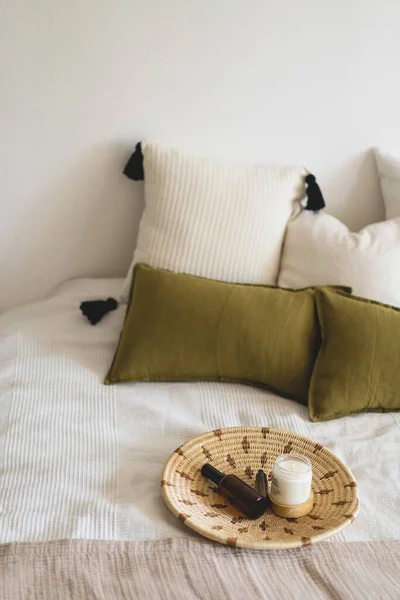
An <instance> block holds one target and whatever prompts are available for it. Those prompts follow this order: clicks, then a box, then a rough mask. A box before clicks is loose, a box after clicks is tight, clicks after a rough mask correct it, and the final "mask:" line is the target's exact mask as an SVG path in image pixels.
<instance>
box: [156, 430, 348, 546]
mask: <svg viewBox="0 0 400 600" xmlns="http://www.w3.org/2000/svg"><path fill="white" fill-rule="evenodd" d="M283 453H297V454H303V455H304V456H307V457H308V458H309V459H310V461H311V463H312V468H313V481H312V488H313V492H314V507H313V509H312V511H311V512H310V513H309V514H308V515H306V516H304V517H301V518H297V519H284V518H281V517H277V516H276V515H274V514H273V513H272V510H271V509H270V508H268V509H267V511H266V512H265V514H264V515H263V516H262V517H261V518H260V519H257V520H250V519H247V518H245V517H243V516H241V515H240V514H239V513H238V512H237V511H236V510H235V508H233V507H232V506H231V505H230V504H229V502H228V501H227V500H226V499H225V498H224V497H223V496H222V495H221V494H220V493H219V492H218V488H217V487H216V486H215V485H214V484H213V483H211V482H210V481H208V480H207V479H205V478H204V477H203V476H202V475H201V473H200V469H201V467H202V466H203V464H204V463H206V462H208V463H210V464H212V465H213V466H214V467H216V468H217V469H219V470H220V471H223V472H224V473H234V474H235V475H237V476H238V477H240V478H241V479H243V480H244V481H246V483H248V484H249V485H251V486H253V487H254V485H255V477H256V474H257V471H258V469H264V471H265V472H266V473H267V474H268V478H269V479H270V477H271V470H272V466H273V463H274V461H275V459H276V457H277V456H279V455H280V454H283ZM161 486H162V493H163V497H164V500H165V502H166V503H167V506H168V507H169V508H170V510H171V511H172V512H173V513H174V515H176V516H177V517H178V519H180V520H181V521H182V522H183V523H185V525H187V526H188V527H190V528H191V529H193V530H194V531H197V533H200V534H201V535H203V536H205V537H207V538H209V539H210V540H214V541H216V542H220V543H221V544H228V545H229V546H236V547H238V548H251V549H254V550H281V549H286V548H298V547H300V546H308V545H310V544H315V543H316V542H319V541H320V540H323V539H324V538H327V537H329V536H331V535H333V534H335V533H338V532H339V531H341V530H342V529H343V528H344V527H346V526H347V525H349V524H350V523H351V522H352V521H353V520H354V518H355V517H356V515H357V512H358V508H359V500H358V490H357V483H356V481H355V479H354V477H353V475H352V473H351V471H350V470H349V469H348V468H347V467H346V466H345V465H344V464H343V463H342V462H341V461H340V460H339V459H338V458H337V456H335V455H334V454H333V453H332V452H330V450H328V449H327V448H325V447H324V446H321V444H318V443H316V442H315V441H313V440H310V439H308V438H305V437H303V436H301V435H297V434H296V433H290V432H288V431H283V430H280V429H272V428H269V427H231V428H228V429H216V430H215V431H210V432H208V433H204V434H203V435H200V436H198V437H196V438H193V439H191V440H189V441H188V442H186V443H185V444H183V445H182V446H180V447H179V448H177V449H176V450H175V452H174V453H173V454H172V456H171V457H170V459H169V460H168V462H167V464H166V465H165V467H164V471H163V476H162V482H161Z"/></svg>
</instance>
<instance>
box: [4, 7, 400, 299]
mask: <svg viewBox="0 0 400 600" xmlns="http://www.w3.org/2000/svg"><path fill="white" fill-rule="evenodd" d="M0 10H1V15H0V139H1V157H0V158H1V160H0V200H1V218H0V282H1V283H0V286H1V287H0V308H4V307H6V306H9V305H15V304H18V303H21V302H25V301H27V300H30V299H35V298H38V297H41V296H42V295H44V294H45V293H47V292H48V290H49V289H51V288H52V287H53V286H55V285H56V284H58V283H60V282H61V281H64V280H66V279H68V278H70V277H75V276H84V275H93V276H103V275H104V276H114V275H115V276H122V275H123V274H124V273H125V271H126V269H127V267H128V263H129V261H130V257H131V254H132V249H133V245H134V238H135V232H136V228H137V218H138V215H139V214H140V210H141V203H142V199H141V194H140V189H141V185H140V184H133V183H132V182H130V181H129V180H127V179H126V178H124V177H123V175H122V174H121V169H122V167H123V166H124V164H125V161H126V160H127V158H128V157H129V154H130V152H131V150H132V148H133V146H134V144H135V142H136V141H138V140H140V139H141V138H143V137H153V138H158V139H162V140H164V141H166V142H169V143H171V144H173V145H176V146H179V147H182V148H187V149H189V150H192V151H196V152H198V153H201V154H204V155H208V156H215V157H223V158H225V159H231V160H232V159H233V160H237V161H246V162H248V161H256V162H273V163H301V164H305V165H307V166H308V168H310V169H311V170H312V171H313V172H315V173H316V175H317V176H318V178H319V181H320V183H321V186H322V188H323V192H324V194H325V198H326V200H327V203H328V207H329V210H330V211H331V212H332V213H334V214H335V215H338V216H340V217H341V218H342V219H343V220H344V221H345V222H346V223H347V224H348V225H349V226H351V227H352V228H358V227H360V226H362V225H364V224H366V223H369V222H373V221H375V220H379V219H380V218H381V217H382V216H383V210H382V200H381V198H380V194H379V191H378V184H377V177H376V171H375V165H374V161H373V158H372V154H371V152H370V151H369V150H368V149H369V148H370V147H371V146H374V145H377V144H379V145H381V146H383V147H386V148H389V149H390V148H392V147H393V146H394V145H396V143H397V149H399V147H400V141H399V140H400V78H399V58H400V2H398V0H201V1H199V0H168V1H167V0H142V1H141V2H139V1H138V0H69V1H66V0H3V2H2V3H1V9H0Z"/></svg>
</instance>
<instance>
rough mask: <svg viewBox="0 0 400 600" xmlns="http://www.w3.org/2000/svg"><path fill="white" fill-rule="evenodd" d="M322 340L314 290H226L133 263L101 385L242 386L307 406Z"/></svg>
mask: <svg viewBox="0 0 400 600" xmlns="http://www.w3.org/2000/svg"><path fill="white" fill-rule="evenodd" d="M320 341H321V340H320V330H319V323H318V318H317V313H316V306H315V291H314V289H313V288H307V289H303V290H294V291H292V290H288V289H280V288H276V287H270V286H263V285H247V284H231V283H224V282H220V281H214V280H210V279H204V278H202V277H195V276H192V275H184V274H177V273H173V272H171V271H166V270H162V269H154V268H151V267H149V266H147V265H143V264H138V265H136V267H135V271H134V278H133V283H132V287H131V294H130V300H129V304H128V309H127V314H126V318H125V323H124V327H123V330H122V333H121V336H120V340H119V344H118V348H117V350H116V353H115V356H114V360H113V362H112V365H111V367H110V370H109V373H108V375H107V377H106V379H105V383H106V384H111V383H117V382H123V381H226V382H241V383H247V384H255V385H261V386H266V387H268V388H270V389H273V390H276V391H277V392H279V393H281V394H283V395H285V396H288V397H291V398H294V399H297V400H299V401H300V402H302V403H303V404H306V403H307V393H308V387H309V382H310V378H311V373H312V369H313V366H314V362H315V358H316V356H317V353H318V349H319V346H320Z"/></svg>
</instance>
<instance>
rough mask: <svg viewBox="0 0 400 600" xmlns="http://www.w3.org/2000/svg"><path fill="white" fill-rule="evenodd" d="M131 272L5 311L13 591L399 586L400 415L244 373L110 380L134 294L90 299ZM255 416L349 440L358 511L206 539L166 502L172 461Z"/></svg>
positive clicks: (326, 592)
mask: <svg viewBox="0 0 400 600" xmlns="http://www.w3.org/2000/svg"><path fill="white" fill-rule="evenodd" d="M121 283H122V281H121V280H119V279H79V280H73V281H70V282H67V283H65V284H63V285H62V286H61V287H60V288H58V289H57V290H56V291H55V292H54V294H53V295H51V296H49V297H48V298H47V299H45V300H43V301H41V302H38V303H34V304H30V305H26V306H23V307H20V308H16V309H13V310H11V311H8V312H7V313H4V314H3V315H2V316H1V317H0V365H1V369H0V374H1V375H0V377H1V380H0V398H1V401H0V456H1V457H2V465H1V480H0V543H1V544H2V545H1V547H0V574H1V577H0V579H1V582H2V583H0V589H1V586H3V590H2V595H1V594H0V596H1V597H2V598H7V597H23V598H25V597H31V596H29V589H32V587H29V586H32V585H35V586H36V589H38V590H43V597H51V598H56V597H60V598H69V597H71V598H80V597H82V598H91V597H93V598H102V597H104V598H107V597H108V598H109V597H135V595H138V596H139V595H140V597H142V598H156V597H158V595H160V596H161V595H163V594H165V596H164V597H175V598H198V597H200V598H202V597H208V594H211V593H212V595H213V597H214V598H222V597H236V596H235V594H238V596H237V597H239V596H240V594H243V593H246V590H247V592H248V591H249V589H251V591H252V593H253V592H254V593H256V592H259V591H260V590H261V591H262V593H263V594H264V595H263V596H262V597H273V596H274V595H276V594H277V593H279V589H280V588H279V585H280V583H281V585H283V583H282V581H283V580H282V579H281V578H282V577H283V576H282V573H284V572H286V569H287V568H292V569H295V570H298V571H299V572H300V571H301V573H302V579H301V578H300V577H299V578H297V581H296V585H295V586H294V588H293V589H292V591H291V597H294V598H296V597H298V598H301V597H304V594H305V593H306V590H307V594H308V595H309V597H310V598H314V597H315V598H325V597H326V598H328V597H329V598H330V597H332V598H338V597H340V598H342V597H353V598H354V597H363V598H366V597H371V598H372V597H375V598H376V597H380V598H394V597H396V596H395V594H396V593H398V592H396V589H397V588H396V586H398V584H399V574H398V568H397V567H398V564H399V560H400V545H399V540H400V518H399V515H400V466H399V461H398V455H399V448H400V413H395V412H393V413H385V414H379V413H374V414H362V415H354V416H350V417H345V418H342V419H337V420H333V421H330V422H327V423H312V422H311V421H310V420H309V417H308V413H307V409H306V407H304V406H302V405H300V404H299V403H296V402H294V401H291V400H288V399H284V398H281V397H279V396H277V395H274V394H272V393H268V392H266V391H263V390H259V389H256V388H251V387H247V386H244V385H236V384H219V383H190V384H186V383H168V384H167V383H166V384H163V383H150V384H147V383H136V384H121V385H116V386H105V385H103V383H102V381H103V379H104V376H105V373H106V371H107V368H108V367H109V365H110V362H111V360H112V356H113V353H114V350H115V347H116V344H117V341H118V336H119V332H120V330H121V327H122V323H123V318H124V312H125V306H121V307H119V308H118V309H117V310H115V311H114V312H112V313H110V314H109V315H107V317H106V318H105V319H104V320H103V321H102V322H101V323H100V324H99V325H98V326H96V327H92V326H90V325H89V324H88V323H87V321H86V320H85V319H84V318H83V316H82V315H81V313H80V312H79V303H80V302H81V301H82V300H85V299H87V300H90V299H93V298H97V297H107V296H113V295H116V294H117V293H118V290H119V289H120V287H121ZM240 425H243V426H244V425H256V426H265V425H268V426H272V427H278V428H282V429H288V430H292V431H295V432H297V433H299V434H302V435H304V436H307V437H309V438H312V439H315V440H316V441H318V442H320V443H321V444H323V445H326V446H327V447H328V448H329V449H330V450H332V451H333V452H334V453H336V454H337V455H338V456H339V457H340V458H341V459H342V460H343V461H344V462H345V463H346V464H347V465H349V466H350V468H351V470H352V472H353V473H354V476H355V478H356V480H357V482H358V485H359V494H360V500H361V510H360V512H359V515H358V517H357V519H356V520H355V521H354V522H353V523H352V524H351V525H350V526H349V527H347V528H345V529H344V530H343V531H342V532H340V533H339V534H337V535H336V536H334V537H332V538H330V539H328V540H326V541H325V542H322V543H321V544H319V545H317V546H315V547H312V548H307V549H306V548H305V549H301V550H299V551H289V552H286V553H285V552H274V553H257V552H251V551H247V552H246V551H240V550H233V549H230V548H225V547H217V546H216V545H215V544H211V543H209V542H207V541H203V540H201V539H200V537H199V536H197V535H196V534H195V533H194V532H192V531H191V530H190V529H188V528H187V527H185V526H184V525H183V523H181V522H180V521H178V520H177V519H176V518H175V517H174V516H173V515H172V514H171V513H170V512H169V510H168V509H167V507H166V506H165V504H164V502H163V499H162V496H161V491H160V480H161V473H162V468H163V465H164V463H165V461H166V460H167V459H168V457H169V456H170V454H171V453H172V452H173V451H174V449H175V448H177V447H178V446H179V445H180V444H182V443H183V442H184V441H185V440H187V439H188V438H190V437H193V436H195V435H198V434H200V433H202V432H204V431H208V430H211V429H216V428H219V427H228V426H240ZM199 553H201V557H202V560H201V561H200V562H199V560H198V557H199ZM233 556H235V557H236V562H235V564H234V567H233V566H232V564H231V562H230V561H231V560H232V557H233ZM196 557H197V558H196ZM327 564H329V565H331V568H330V569H327ZM166 565H168V568H167V567H166ZM223 565H224V566H223ZM335 565H336V566H335ZM396 565H397V567H396ZM232 568H233V569H234V571H232V573H235V574H236V575H235V577H236V576H239V577H238V581H236V582H234V581H233V579H235V577H233V576H230V575H229V573H230V569H232ZM215 569H217V572H218V573H219V581H220V583H219V584H218V588H217V589H216V588H215V587H214V588H212V587H211V583H210V579H208V580H207V577H209V575H210V572H213V573H215ZM339 570H340V573H341V575H340V576H339V575H338V573H339ZM27 573H30V576H29V577H28V575H27ZM100 573H101V575H100ZM195 573H196V577H195ZM51 574H52V575H51ZM262 574H263V575H262ZM111 575H112V576H111ZM261 575H262V576H261ZM264 576H265V577H266V578H267V580H268V581H269V585H268V590H267V589H266V588H265V581H264ZM32 577H33V579H32ZM113 577H114V579H113ZM115 577H116V579H115ZM102 578H103V579H102ZM157 578H158V579H157ZM178 579H179V581H180V582H181V583H180V584H178V583H177V580H178ZM284 579H285V582H284V585H285V589H286V590H287V593H288V594H289V591H290V586H291V585H292V583H290V581H288V580H287V578H286V577H285V578H284ZM356 580H357V581H358V583H357V585H356V583H355V582H356ZM157 581H159V583H158V584H157ZM160 581H161V582H162V583H161V584H160ZM206 581H208V583H206ZM68 582H69V583H68ZM71 582H72V583H71ZM351 582H353V583H354V585H355V586H356V587H355V588H354V589H353V590H352V588H351ZM41 586H42V587H41ZM113 586H115V587H113ZM157 586H158V587H157ZM160 586H161V587H160ZM208 586H210V587H208ZM230 586H233V587H230ZM249 586H250V588H249ZM349 586H350V587H349ZM378 586H380V590H381V595H379V596H378V595H377V590H378ZM382 586H383V587H382ZM355 589H356V590H357V591H356V592H355ZM16 590H18V592H16ZM117 590H118V591H117ZM346 590H347V593H348V594H349V595H348V596H347V595H346ZM14 593H15V595H13V594H14ZM7 594H8V595H7ZM124 594H126V595H124ZM368 594H370V595H368Z"/></svg>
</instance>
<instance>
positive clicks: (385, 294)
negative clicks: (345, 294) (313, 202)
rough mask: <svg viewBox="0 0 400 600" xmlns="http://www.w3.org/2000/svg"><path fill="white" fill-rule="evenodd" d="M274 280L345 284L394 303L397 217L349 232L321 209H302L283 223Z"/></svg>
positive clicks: (399, 276)
mask: <svg viewBox="0 0 400 600" xmlns="http://www.w3.org/2000/svg"><path fill="white" fill-rule="evenodd" d="M278 285H279V286H280V287H285V288H292V289H298V288H304V287H308V286H315V285H346V286H349V287H352V288H353V294H354V295H356V296H361V297H362V298H368V299H370V300H376V301H378V302H383V303H385V304H390V305H392V306H397V307H400V218H399V219H393V220H391V221H383V222H381V223H375V224H373V225H369V226H367V227H364V229H361V231H359V232H358V233H352V232H351V231H349V229H348V228H347V227H346V225H344V224H343V223H341V222H340V221H339V220H338V219H336V218H335V217H332V216H330V215H327V214H326V213H325V212H324V211H321V212H319V213H312V212H308V211H302V212H301V213H300V215H299V216H297V217H296V218H295V219H293V220H292V221H291V222H290V223H289V225H288V228H287V233H286V237H285V243H284V247H283V253H282V262H281V269H280V273H279V278H278Z"/></svg>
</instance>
